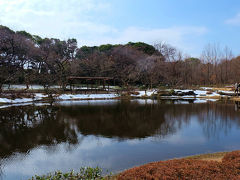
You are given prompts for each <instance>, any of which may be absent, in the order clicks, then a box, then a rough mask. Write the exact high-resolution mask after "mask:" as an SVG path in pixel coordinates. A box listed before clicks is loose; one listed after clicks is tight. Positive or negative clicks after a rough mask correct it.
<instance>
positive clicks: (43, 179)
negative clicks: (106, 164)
mask: <svg viewBox="0 0 240 180" xmlns="http://www.w3.org/2000/svg"><path fill="white" fill-rule="evenodd" d="M69 179H71V180H78V179H105V178H104V177H103V174H102V169H101V168H99V167H96V168H91V167H81V168H80V171H79V172H78V173H75V172H74V171H71V172H68V173H63V172H61V171H56V172H55V173H53V174H52V173H49V174H47V175H42V176H38V175H35V177H32V178H31V179H30V180H69Z"/></svg>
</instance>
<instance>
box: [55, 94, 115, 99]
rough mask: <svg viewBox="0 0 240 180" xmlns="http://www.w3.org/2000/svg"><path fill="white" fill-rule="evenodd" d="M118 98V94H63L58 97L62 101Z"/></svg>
mask: <svg viewBox="0 0 240 180" xmlns="http://www.w3.org/2000/svg"><path fill="white" fill-rule="evenodd" d="M115 97H118V95H117V94H62V95H60V96H58V99H60V100H74V99H110V98H115Z"/></svg>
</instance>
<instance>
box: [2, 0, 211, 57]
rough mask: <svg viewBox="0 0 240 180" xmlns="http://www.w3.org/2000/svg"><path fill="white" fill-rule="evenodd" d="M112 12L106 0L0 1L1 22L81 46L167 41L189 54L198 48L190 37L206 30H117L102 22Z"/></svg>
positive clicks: (135, 27) (186, 28) (181, 28)
mask: <svg viewBox="0 0 240 180" xmlns="http://www.w3.org/2000/svg"><path fill="white" fill-rule="evenodd" d="M113 13H114V12H112V5H111V4H110V3H109V1H106V0H102V1H98V0H55V1H52V0H31V1H30V0H7V1H6V0H0V24H3V25H5V26H8V27H10V28H12V29H13V30H26V31H28V32H30V33H32V34H37V35H40V36H42V37H55V38H61V39H67V38H77V40H78V42H79V45H80V46H81V45H99V44H104V43H114V44H118V43H127V42H129V41H143V42H146V43H151V44H153V43H155V42H159V41H166V42H168V43H170V44H172V45H174V46H176V47H181V50H183V51H187V52H188V53H189V52H194V50H195V49H198V47H197V45H196V44H197V43H196V44H194V43H193V41H192V39H194V38H195V37H197V36H201V35H203V34H205V33H206V32H207V29H206V28H205V27H195V26H193V27H192V26H183V27H168V28H155V29H146V28H142V27H137V26H134V25H133V26H132V27H124V25H122V26H123V27H122V28H121V29H117V28H115V26H114V24H112V25H110V24H108V23H105V22H102V21H101V20H104V19H105V17H106V16H112V15H113Z"/></svg>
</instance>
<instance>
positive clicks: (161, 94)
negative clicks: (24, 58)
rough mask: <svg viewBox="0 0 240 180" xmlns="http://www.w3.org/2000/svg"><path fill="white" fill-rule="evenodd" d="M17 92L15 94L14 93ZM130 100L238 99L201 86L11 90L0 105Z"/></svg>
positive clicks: (220, 91)
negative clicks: (55, 91) (53, 91)
mask: <svg viewBox="0 0 240 180" xmlns="http://www.w3.org/2000/svg"><path fill="white" fill-rule="evenodd" d="M16 94H17V95H16ZM113 99H117V100H124V99H127V100H132V99H152V100H198V101H201V100H203V101H204V100H207V101H217V100H221V99H225V100H226V99H227V100H234V101H240V98H239V97H236V96H234V92H233V91H229V90H228V91H226V90H225V91H224V90H219V89H217V88H215V89H213V88H207V87H203V88H200V89H197V90H193V89H172V90H170V89H167V90H156V89H153V90H145V91H140V90H136V91H129V92H122V93H118V94H117V93H113V92H109V93H100V94H94V93H92V94H86V93H85V94H82V93H81V94H79V93H58V94H46V93H40V92H28V91H26V92H22V93H19V92H18V91H13V92H12V93H11V94H10V93H4V92H3V93H2V94H1V96H0V107H1V105H16V104H25V103H43V102H58V101H86V100H88V101H91V100H113Z"/></svg>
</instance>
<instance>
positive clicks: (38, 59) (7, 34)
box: [0, 26, 240, 89]
mask: <svg viewBox="0 0 240 180" xmlns="http://www.w3.org/2000/svg"><path fill="white" fill-rule="evenodd" d="M239 68H240V57H233V55H232V53H231V50H230V49H229V48H227V47H225V48H224V49H220V48H219V47H218V46H217V45H216V44H209V45H207V46H206V47H205V48H204V49H203V53H202V56H201V58H200V59H198V58H194V57H189V56H184V55H183V53H182V52H181V51H179V50H178V49H176V48H175V47H173V46H171V45H169V44H167V43H162V42H160V43H158V44H155V45H154V46H152V45H149V44H146V43H144V42H129V43H127V44H125V45H122V44H116V45H112V44H104V45H100V46H82V47H78V44H77V40H76V39H74V38H72V39H68V40H60V39H56V38H42V37H40V36H38V35H32V34H30V33H28V32H26V31H16V32H14V31H13V30H11V29H10V28H8V27H6V26H0V89H1V86H2V85H3V84H6V83H9V84H10V83H25V84H26V85H28V84H32V83H36V84H41V85H43V86H45V87H48V86H50V85H53V84H61V85H62V86H64V85H66V83H67V77H68V76H109V77H113V78H114V79H115V82H116V83H117V84H118V85H120V86H129V85H144V86H146V87H154V86H155V87H156V86H158V85H166V84H167V85H173V86H174V85H196V84H224V83H225V84H226V83H234V82H239V81H240V76H238V75H239V74H240V71H239Z"/></svg>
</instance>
